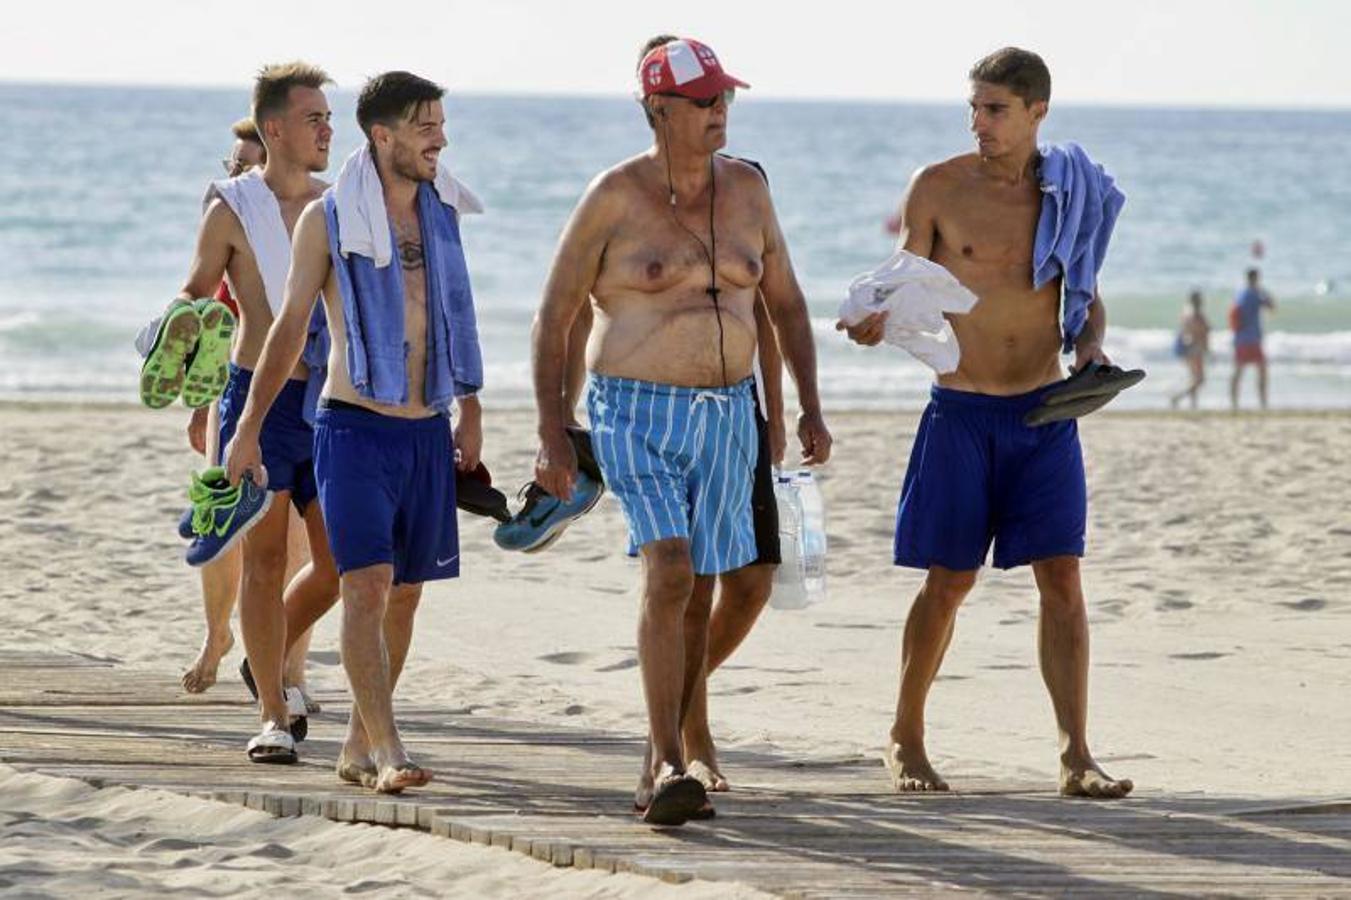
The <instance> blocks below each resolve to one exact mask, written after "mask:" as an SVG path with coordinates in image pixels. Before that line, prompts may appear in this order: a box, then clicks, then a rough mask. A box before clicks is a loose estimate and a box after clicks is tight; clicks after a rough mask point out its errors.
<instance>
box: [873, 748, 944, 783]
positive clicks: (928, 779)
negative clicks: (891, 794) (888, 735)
mask: <svg viewBox="0 0 1351 900" xmlns="http://www.w3.org/2000/svg"><path fill="white" fill-rule="evenodd" d="M882 760H883V762H885V763H886V766H887V771H888V772H889V773H891V789H892V790H894V791H896V793H898V794H901V793H910V792H913V791H946V790H947V789H948V783H947V782H946V781H944V780H943V779H942V778H940V777H939V775H938V773H937V772H935V771H934V767H933V766H932V765H930V764H929V756H928V754H926V753H925V752H924V747H923V746H919V747H917V748H916V749H915V750H907V749H905V748H904V747H902V746H901V745H900V744H897V743H895V742H893V743H891V744H890V745H889V746H888V747H887V752H886V755H885V756H883V757H882Z"/></svg>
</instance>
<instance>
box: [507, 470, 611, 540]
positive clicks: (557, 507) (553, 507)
mask: <svg viewBox="0 0 1351 900" xmlns="http://www.w3.org/2000/svg"><path fill="white" fill-rule="evenodd" d="M522 493H523V494H524V495H525V505H524V506H522V507H521V509H520V511H519V512H518V513H516V515H515V516H513V517H512V518H511V519H510V520H509V521H507V522H503V523H502V524H501V525H498V526H497V528H496V530H495V531H494V532H493V541H495V542H496V543H497V546H499V547H501V548H502V549H503V550H520V551H522V552H524V553H538V552H539V551H541V550H544V549H545V548H547V547H548V546H549V545H550V544H552V543H553V542H554V541H556V540H558V539H559V538H560V537H562V536H563V532H564V531H566V530H567V527H568V526H569V525H571V524H572V523H573V522H574V521H576V520H577V519H580V518H581V517H582V516H584V515H586V514H587V513H588V512H590V511H591V509H592V507H594V506H595V505H596V504H597V503H599V502H600V498H601V495H602V494H604V493H605V485H604V484H602V483H601V482H599V481H597V480H596V479H594V478H592V477H591V476H590V475H588V474H586V473H585V472H583V471H581V470H578V472H577V479H576V481H574V482H573V485H572V499H571V500H567V501H563V500H559V499H558V498H557V497H555V496H554V495H553V494H550V493H548V492H547V491H545V490H544V488H542V487H540V486H539V485H538V484H536V483H535V482H533V481H532V482H530V483H529V484H528V485H526V486H525V489H524V490H523V491H522Z"/></svg>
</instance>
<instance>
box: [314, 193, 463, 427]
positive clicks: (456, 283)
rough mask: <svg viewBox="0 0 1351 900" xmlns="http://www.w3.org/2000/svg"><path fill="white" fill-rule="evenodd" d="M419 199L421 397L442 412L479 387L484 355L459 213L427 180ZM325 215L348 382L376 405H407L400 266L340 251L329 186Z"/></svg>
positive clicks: (401, 273) (335, 215)
mask: <svg viewBox="0 0 1351 900" xmlns="http://www.w3.org/2000/svg"><path fill="white" fill-rule="evenodd" d="M417 203H418V219H419V223H420V226H421V232H422V248H423V256H424V260H425V264H426V270H425V271H426V279H427V377H426V381H425V383H424V384H425V387H424V394H425V396H424V402H425V403H426V404H427V405H428V406H430V407H432V408H434V409H438V410H441V411H442V412H445V411H447V410H448V409H449V408H450V401H451V400H452V398H454V397H463V396H465V395H468V394H473V393H476V392H477V391H478V390H479V389H480V388H481V387H482V386H483V356H482V353H481V351H480V349H479V341H478V324H477V320H476V318H475V315H474V295H473V291H472V290H471V288H470V284H469V269H468V267H467V266H466V265H465V261H464V245H463V244H462V243H461V242H460V224H459V217H458V214H457V213H456V212H455V209H454V207H452V206H448V205H446V204H444V203H442V202H441V201H440V199H439V198H438V196H437V194H436V191H435V190H434V189H433V188H432V186H431V185H430V184H421V185H419V186H418V194H417ZM324 218H325V219H326V220H327V222H328V245H329V255H330V256H331V257H332V259H333V268H334V270H335V271H336V272H337V276H338V287H339V289H340V290H341V292H342V308H343V316H344V317H345V318H346V320H347V321H346V326H347V371H348V375H349V376H350V378H351V381H352V385H353V387H355V388H356V390H357V392H358V393H359V394H361V395H362V396H363V397H367V398H369V399H371V400H374V401H375V402H376V403H385V404H390V405H400V404H405V403H407V402H408V378H407V374H406V371H405V367H406V365H407V352H408V351H407V340H406V337H405V334H404V321H403V301H404V297H403V270H402V268H401V267H400V266H397V265H393V264H392V263H391V264H390V265H387V266H385V267H384V268H378V267H377V266H376V265H375V261H374V260H373V259H370V258H369V257H366V256H361V255H359V254H356V253H352V254H349V255H348V256H345V257H344V256H343V255H342V253H341V252H340V251H339V249H338V248H339V235H338V215H337V205H336V202H335V197H334V190H333V188H329V189H328V190H327V191H325V192H324ZM391 229H392V226H391ZM395 243H396V244H397V241H396V242H395Z"/></svg>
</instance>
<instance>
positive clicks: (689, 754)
mask: <svg viewBox="0 0 1351 900" xmlns="http://www.w3.org/2000/svg"><path fill="white" fill-rule="evenodd" d="M683 742H684V745H685V747H684V749H685V759H687V760H689V763H688V764H687V765H686V766H685V771H686V772H688V773H689V774H691V775H693V776H694V777H695V778H698V779H699V781H700V783H701V784H703V786H704V790H707V791H719V792H721V791H728V790H731V785H729V784H728V783H727V779H726V778H724V777H722V772H720V771H718V751H717V749H716V748H715V747H714V746H713V735H711V734H709V733H708V729H707V728H703V729H700V732H699V733H698V734H690V733H687V734H685V735H684V741H683Z"/></svg>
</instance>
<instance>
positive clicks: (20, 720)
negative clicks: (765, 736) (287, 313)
mask: <svg viewBox="0 0 1351 900" xmlns="http://www.w3.org/2000/svg"><path fill="white" fill-rule="evenodd" d="M239 693H240V691H237V690H236V689H235V687H234V686H232V685H229V684H224V685H221V686H219V687H217V688H216V689H214V690H213V691H212V692H210V693H208V694H206V695H204V696H202V697H188V696H186V695H184V694H182V693H181V692H180V691H179V690H178V686H177V684H176V683H175V682H174V680H173V678H172V676H170V675H168V674H166V673H155V672H144V671H136V670H128V669H122V668H115V667H113V666H110V665H108V664H105V663H102V662H100V661H98V660H95V659H89V658H84V657H75V656H53V655H46V654H36V653H34V654H15V653H10V654H3V655H0V762H3V763H6V764H9V765H13V766H16V767H18V768H21V769H27V770H32V771H37V772H43V773H48V774H52V775H63V776H67V777H73V778H79V779H83V780H85V781H87V782H90V783H91V784H94V785H96V786H102V785H105V784H118V785H124V786H129V787H153V788H160V789H164V790H170V791H178V792H181V793H186V794H192V795H194V796H198V797H204V798H210V799H214V800H218V801H223V802H228V803H239V804H244V805H247V806H249V807H252V808H255V809H260V810H264V811H266V812H271V813H273V814H275V815H279V816H295V815H318V816H324V817H327V818H330V819H336V820H340V821H353V822H372V823H378V824H383V825H390V826H402V827H410V828H419V829H423V830H426V831H430V832H431V833H432V834H435V835H440V836H444V837H448V838H451V839H454V840H460V841H467V842H473V843H479V844H488V845H493V846H498V847H506V848H509V849H511V850H515V851H517V852H520V853H525V854H528V855H530V856H533V857H534V858H536V859H539V860H543V861H545V862H548V863H552V864H553V865H556V866H577V867H581V868H598V869H603V870H608V871H623V872H634V873H638V874H643V875H649V876H652V877H654V878H660V879H663V880H665V881H671V882H680V881H687V880H689V879H692V878H698V879H713V880H729V881H738V882H742V883H745V884H750V885H753V886H756V887H758V888H761V889H764V890H768V891H773V892H776V893H780V894H783V895H785V896H791V897H839V896H850V897H855V896H857V897H862V896H881V895H886V896H894V895H898V894H937V893H946V892H950V891H958V890H960V891H966V892H970V893H973V894H986V895H998V896H1018V897H1024V896H1034V895H1036V896H1039V895H1045V894H1072V895H1087V894H1099V895H1110V896H1154V897H1163V896H1183V895H1189V896H1193V895H1197V894H1211V895H1230V896H1240V895H1241V896H1261V897H1276V896H1284V895H1292V896H1293V895H1300V896H1334V895H1341V896H1351V798H1348V799H1346V800H1341V801H1330V800H1329V801H1325V802H1319V803H1313V802H1309V801H1307V800H1306V801H1304V802H1299V803H1297V802H1293V801H1292V802H1289V803H1273V802H1271V801H1265V802H1256V801H1253V800H1251V799H1247V800H1245V799H1244V798H1242V797H1213V796H1204V795H1195V796H1177V795H1170V796H1162V795H1159V794H1151V793H1149V792H1144V793H1143V794H1142V795H1141V796H1138V797H1134V798H1132V799H1130V800H1128V801H1125V802H1120V803H1112V804H1100V803H1093V802H1090V801H1068V800H1061V799H1059V798H1057V797H1055V795H1054V792H1053V790H1052V786H1051V785H1049V784H1004V783H975V784H972V783H970V782H968V781H966V780H964V779H961V778H960V773H958V776H959V777H958V778H957V779H955V780H957V781H958V782H959V783H961V784H963V785H964V786H966V787H967V788H968V790H964V791H962V792H961V793H954V794H951V795H930V796H906V797H898V796H896V795H894V794H891V793H890V792H889V791H888V790H887V783H886V778H885V775H884V771H883V769H882V767H881V765H880V763H879V762H878V761H876V760H868V759H836V760H829V759H822V760H809V761H801V760H796V761H795V760H790V759H787V758H781V757H776V756H770V755H764V754H753V753H744V752H735V751H733V752H729V753H727V754H726V758H725V759H724V764H725V765H726V767H727V769H728V771H729V772H730V773H731V775H732V777H733V779H734V781H735V784H736V790H735V791H734V792H733V793H731V794H725V795H720V796H719V797H718V798H717V803H718V812H719V817H718V819H717V820H716V821H713V822H710V823H702V824H695V825H690V826H687V827H685V828H683V829H677V830H668V831H658V830H654V829H649V828H646V827H643V826H641V825H639V824H636V823H635V821H634V819H633V817H632V816H631V815H629V814H628V813H627V812H626V810H627V809H628V805H629V803H630V802H631V793H630V790H629V788H630V786H631V782H632V780H633V776H634V771H635V768H636V761H637V758H638V755H639V752H640V747H639V744H638V742H637V741H635V740H633V739H631V738H627V737H616V736H613V735H607V734H602V733H597V732H589V731H581V730H576V731H574V730H562V729H557V730H550V729H547V728H542V727H537V726H532V725H528V724H525V723H521V722H512V721H502V720H494V719H487V718H484V717H481V716H475V715H467V714H463V713H454V712H449V711H447V710H439V709H434V708H427V707H421V708H408V707H404V708H401V709H400V719H401V722H402V723H403V725H404V734H405V737H406V739H407V740H408V743H409V745H410V749H411V750H412V752H413V754H414V755H415V757H416V758H417V759H418V760H419V761H420V762H422V763H423V764H425V765H428V766H430V767H431V768H433V769H434V770H435V771H436V772H437V774H438V778H439V780H438V781H436V782H435V783H434V784H433V785H432V786H431V787H430V788H428V789H425V790H421V791H418V792H416V793H410V794H408V795H406V796H404V797H402V798H398V799H393V798H380V797H377V796H376V795H374V794H372V793H370V792H367V791H363V790H360V789H357V788H348V787H344V786H342V785H340V784H339V783H338V782H337V781H336V780H335V778H334V777H333V775H332V773H331V766H332V761H333V760H334V759H335V757H336V754H337V749H338V743H337V742H338V739H339V738H340V736H341V734H342V729H343V718H344V717H343V715H341V714H339V713H337V711H336V710H333V711H325V713H323V714H322V715H320V716H319V717H317V718H316V719H313V720H311V728H310V740H308V741H306V742H305V743H304V744H303V745H302V753H303V761H302V763H301V764H300V765H296V766H275V767H274V766H252V765H249V764H248V763H246V762H245V761H244V756H243V752H242V749H241V747H242V736H244V735H247V734H248V733H249V732H250V730H251V727H252V726H253V724H254V719H253V712H252V708H251V707H250V706H248V705H246V704H244V703H243V702H242V699H239V698H238V694H239ZM334 705H335V706H336V704H334ZM1232 768H1233V771H1234V772H1235V774H1236V775H1241V772H1242V767H1241V766H1240V765H1238V761H1234V765H1233V767H1232ZM1314 774H1315V773H1313V772H1311V776H1313V775H1314ZM1327 787H1329V788H1332V789H1337V788H1340V789H1342V790H1346V789H1347V788H1348V786H1346V785H1328V786H1327Z"/></svg>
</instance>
